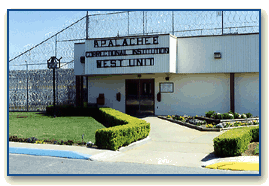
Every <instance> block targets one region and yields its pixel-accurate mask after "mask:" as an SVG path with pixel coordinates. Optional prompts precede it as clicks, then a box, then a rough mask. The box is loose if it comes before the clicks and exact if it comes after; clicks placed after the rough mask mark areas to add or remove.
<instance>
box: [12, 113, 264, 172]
mask: <svg viewBox="0 0 269 186" xmlns="http://www.w3.org/2000/svg"><path fill="white" fill-rule="evenodd" d="M143 119H144V120H146V121H147V122H149V123H150V124H151V131H150V134H149V137H148V138H146V139H144V140H141V141H138V142H135V143H134V144H131V145H129V146H128V147H123V148H121V149H119V151H111V150H102V149H95V148H85V147H79V146H66V145H50V144H29V143H15V142H9V146H10V147H11V148H18V147H20V148H27V149H28V150H29V149H32V148H34V149H39V150H46V149H49V150H51V152H53V151H54V152H55V151H59V153H56V155H55V153H54V154H53V156H56V157H64V156H61V154H66V153H67V151H68V152H70V151H72V152H75V154H76V155H77V154H79V155H81V156H83V157H84V159H89V160H92V161H106V162H130V163H142V164H163V165H174V166H185V167H206V168H221V167H222V168H224V165H223V163H224V162H225V165H230V167H231V166H232V167H234V162H241V163H242V162H244V163H245V162H248V163H250V164H251V165H253V164H252V163H255V167H256V168H257V164H258V163H259V157H254V156H253V157H252V156H251V157H246V156H241V157H234V158H217V157H215V155H214V154H213V151H214V148H213V139H214V138H215V137H217V136H218V135H220V134H221V133H222V132H201V131H198V130H195V129H190V128H188V127H184V126H181V125H178V124H175V123H171V122H169V121H166V120H162V119H159V118H157V117H146V118H143ZM63 152H64V153H63ZM57 155H58V156H57ZM76 155H75V156H76ZM65 156H67V155H65ZM71 158H72V157H71ZM231 162H232V163H231ZM218 163H222V164H218ZM250 164H247V166H245V165H242V164H241V165H240V166H241V167H242V166H245V167H248V165H250ZM228 169H229V167H228ZM244 170H247V169H244ZM251 170H253V168H251Z"/></svg>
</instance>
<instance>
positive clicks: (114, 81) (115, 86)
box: [88, 76, 125, 112]
mask: <svg viewBox="0 0 269 186" xmlns="http://www.w3.org/2000/svg"><path fill="white" fill-rule="evenodd" d="M118 92H120V93H121V101H120V102H119V101H117V100H116V94H117V93H118ZM102 93H103V94H104V96H105V105H104V106H107V107H111V108H114V109H116V110H119V111H121V112H125V79H123V78H122V77H121V76H113V77H111V76H106V77H105V76H100V77H89V79H88V103H97V98H98V97H99V94H102Z"/></svg>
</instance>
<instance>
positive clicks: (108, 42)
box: [94, 36, 159, 48]
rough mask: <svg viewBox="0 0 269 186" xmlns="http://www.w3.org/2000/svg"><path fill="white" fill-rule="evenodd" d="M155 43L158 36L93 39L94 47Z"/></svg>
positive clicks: (157, 42)
mask: <svg viewBox="0 0 269 186" xmlns="http://www.w3.org/2000/svg"><path fill="white" fill-rule="evenodd" d="M157 44H159V41H158V36H151V37H150V36H147V37H130V38H119V39H117V38H116V39H100V40H94V47H95V48H96V47H118V46H135V45H157Z"/></svg>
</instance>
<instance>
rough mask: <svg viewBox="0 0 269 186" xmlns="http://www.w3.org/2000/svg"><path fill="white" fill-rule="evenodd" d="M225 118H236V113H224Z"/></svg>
mask: <svg viewBox="0 0 269 186" xmlns="http://www.w3.org/2000/svg"><path fill="white" fill-rule="evenodd" d="M223 119H234V115H233V114H232V113H224V114H223Z"/></svg>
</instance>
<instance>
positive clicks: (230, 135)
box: [213, 127, 259, 157]
mask: <svg viewBox="0 0 269 186" xmlns="http://www.w3.org/2000/svg"><path fill="white" fill-rule="evenodd" d="M257 140H259V127H243V128H237V129H232V130H229V131H227V132H225V133H223V134H221V135H220V136H218V137H216V138H214V140H213V141H214V153H215V154H216V155H217V156H220V157H227V156H238V155H241V154H242V153H243V152H245V151H246V150H247V149H248V145H249V143H250V142H251V141H257Z"/></svg>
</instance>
